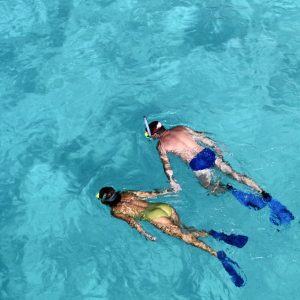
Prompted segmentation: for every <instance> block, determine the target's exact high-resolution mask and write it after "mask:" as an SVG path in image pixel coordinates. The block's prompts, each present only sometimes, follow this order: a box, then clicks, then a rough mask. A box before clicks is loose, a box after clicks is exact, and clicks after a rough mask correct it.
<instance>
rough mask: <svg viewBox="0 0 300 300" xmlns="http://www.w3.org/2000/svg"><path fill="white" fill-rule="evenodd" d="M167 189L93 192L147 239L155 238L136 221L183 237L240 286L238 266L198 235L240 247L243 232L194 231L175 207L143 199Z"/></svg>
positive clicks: (107, 189)
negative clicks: (213, 258) (215, 259)
mask: <svg viewBox="0 0 300 300" xmlns="http://www.w3.org/2000/svg"><path fill="white" fill-rule="evenodd" d="M171 193H172V192H171V191H169V190H164V191H153V192H143V191H123V192H118V191H115V190H114V188H112V187H103V188H102V189H101V190H100V191H99V193H98V194H97V196H96V197H97V199H99V200H101V202H102V203H103V204H105V205H107V206H109V207H110V208H111V214H112V216H113V217H115V218H119V219H121V220H124V221H125V222H127V223H128V224H129V225H130V226H131V227H133V228H134V229H136V230H137V231H138V232H139V233H141V234H142V235H143V236H145V237H146V238H147V239H149V240H151V241H155V240H156V237H154V236H152V235H150V234H149V233H147V232H146V231H145V230H144V229H143V227H142V226H141V225H140V224H139V223H138V220H144V221H148V222H149V223H151V224H152V225H154V226H155V227H157V228H158V229H160V230H161V231H163V232H164V233H166V234H168V235H171V236H173V237H176V238H179V239H181V240H183V241H184V242H185V243H187V244H190V245H192V246H194V247H197V248H200V249H202V250H204V251H206V252H208V253H209V254H211V255H212V256H214V257H217V258H218V259H219V260H220V262H221V263H222V265H223V267H224V268H225V270H226V271H227V273H228V274H229V275H230V276H231V279H232V281H233V282H234V284H235V285H236V286H239V287H240V286H243V285H244V279H243V278H242V277H241V276H240V274H238V272H237V271H236V267H238V265H237V264H236V263H235V262H233V261H232V260H231V259H229V258H228V257H227V256H226V254H225V252H224V251H219V252H216V251H215V250H214V249H212V248H211V247H210V246H208V245H206V244H205V243H204V242H202V241H200V240H198V238H205V237H208V236H211V237H213V238H215V239H216V240H222V241H224V242H225V243H227V244H230V245H233V246H236V247H239V248H242V247H243V246H244V245H245V244H246V243H247V241H248V237H246V236H243V235H235V234H230V235H227V234H225V233H223V232H217V231H214V230H210V231H205V230H196V229H193V230H191V228H189V227H186V226H185V225H183V224H181V222H180V219H179V216H178V214H177V213H176V210H175V209H174V208H173V207H172V206H170V205H169V204H166V203H151V202H148V201H145V200H146V199H149V198H156V197H158V196H161V195H167V194H171Z"/></svg>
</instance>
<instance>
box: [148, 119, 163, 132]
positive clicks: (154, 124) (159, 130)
mask: <svg viewBox="0 0 300 300" xmlns="http://www.w3.org/2000/svg"><path fill="white" fill-rule="evenodd" d="M158 123H159V121H153V122H151V123H150V124H149V129H150V131H151V134H155V133H158V134H160V133H162V132H164V131H165V130H166V128H165V127H164V126H163V125H161V127H160V128H156V127H157V125H158ZM145 130H146V129H145Z"/></svg>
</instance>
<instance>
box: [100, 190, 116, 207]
mask: <svg viewBox="0 0 300 300" xmlns="http://www.w3.org/2000/svg"><path fill="white" fill-rule="evenodd" d="M119 196H120V193H118V192H116V191H115V192H114V193H113V194H112V195H111V196H109V193H104V194H103V196H102V198H101V197H100V193H98V194H97V195H96V198H97V199H98V200H100V201H101V203H103V204H113V203H114V202H116V200H117V202H118V200H119V199H118V198H119Z"/></svg>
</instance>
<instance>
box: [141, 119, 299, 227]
mask: <svg viewBox="0 0 300 300" xmlns="http://www.w3.org/2000/svg"><path fill="white" fill-rule="evenodd" d="M144 123H145V127H146V128H145V136H146V137H147V138H150V139H151V138H153V139H158V140H159V142H158V144H157V150H158V152H159V156H160V159H161V161H162V164H163V168H164V172H165V174H166V176H167V178H168V180H169V182H170V185H171V187H172V188H173V190H174V191H175V192H178V191H180V190H181V187H180V185H179V184H178V183H177V182H176V180H175V179H174V176H173V170H172V168H171V165H170V162H169V159H168V156H167V153H168V152H170V153H173V154H175V155H177V156H179V157H180V158H181V159H182V160H183V161H185V162H186V163H188V165H189V166H190V168H191V169H192V170H193V172H194V174H195V175H196V177H197V178H198V179H199V181H200V183H201V185H202V186H204V187H205V188H207V189H208V190H209V191H211V192H212V193H224V192H226V191H230V192H231V193H232V195H233V196H234V197H235V198H236V199H237V200H238V201H239V202H240V203H241V204H243V205H245V206H247V207H249V208H253V209H255V210H259V209H261V208H263V207H265V206H266V205H267V204H268V206H269V207H270V209H271V216H270V221H271V222H272V223H274V224H275V225H281V224H289V223H290V221H291V220H293V219H294V216H293V214H292V213H291V212H290V211H288V210H287V208H286V207H285V206H283V205H282V204H281V203H280V202H278V201H277V200H275V199H273V198H272V197H271V195H270V194H269V193H267V192H265V191H264V190H263V189H262V188H261V187H260V186H259V185H258V184H257V183H256V182H255V181H254V180H252V179H251V178H249V177H247V176H246V175H242V174H240V173H238V172H236V171H235V170H233V168H232V167H231V166H230V165H229V164H228V163H227V162H225V161H224V159H223V155H222V151H221V149H220V148H219V147H218V146H217V144H216V143H215V141H213V140H212V139H210V138H208V137H207V136H206V135H205V134H204V133H203V132H199V131H194V130H192V129H190V128H188V127H185V126H176V127H173V128H171V129H166V128H165V127H164V126H163V125H162V124H161V123H160V122H159V121H153V122H151V123H150V124H148V122H147V119H146V117H144ZM198 142H199V143H198ZM214 168H218V169H219V170H220V171H222V172H223V173H225V174H226V175H229V176H231V177H232V178H233V179H235V180H237V181H238V182H241V183H243V184H245V185H247V186H249V187H250V188H252V189H254V190H255V191H256V192H257V193H259V195H255V194H252V193H245V192H242V191H239V190H237V189H235V188H234V187H232V186H231V185H224V184H222V183H220V182H219V181H214V180H213V169H214Z"/></svg>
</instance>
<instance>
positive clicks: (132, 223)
mask: <svg viewBox="0 0 300 300" xmlns="http://www.w3.org/2000/svg"><path fill="white" fill-rule="evenodd" d="M112 215H113V216H114V217H116V218H118V219H121V220H123V221H125V222H127V223H128V224H129V225H130V226H131V227H132V228H134V229H136V230H137V231H138V232H139V233H140V234H142V235H143V236H144V237H145V238H147V239H149V240H151V241H155V240H156V237H155V236H152V235H151V234H149V233H147V232H146V231H145V230H144V229H143V227H142V226H141V224H139V223H138V222H137V221H135V220H134V219H133V218H132V217H129V216H126V215H124V214H121V213H116V212H112Z"/></svg>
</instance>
